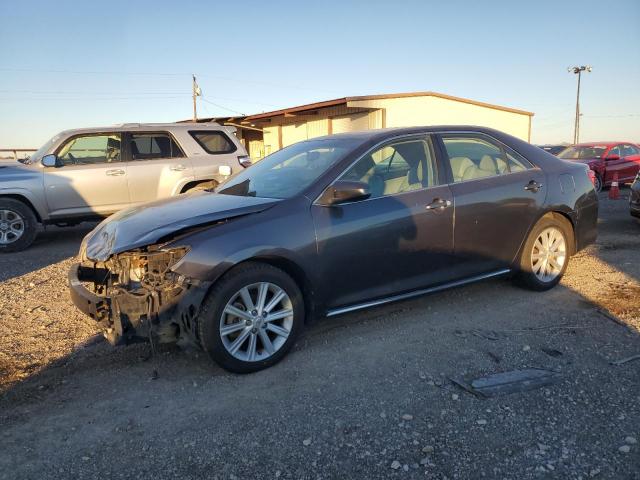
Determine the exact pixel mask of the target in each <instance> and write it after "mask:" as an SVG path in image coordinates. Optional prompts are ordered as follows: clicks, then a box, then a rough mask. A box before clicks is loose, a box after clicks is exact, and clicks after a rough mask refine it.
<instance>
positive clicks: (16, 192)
mask: <svg viewBox="0 0 640 480" xmlns="http://www.w3.org/2000/svg"><path fill="white" fill-rule="evenodd" d="M4 196H11V197H14V198H15V197H21V198H22V199H24V201H25V203H27V204H28V205H29V206H30V207H31V208H33V210H34V212H35V214H36V216H37V217H38V219H39V220H40V221H42V222H45V221H47V220H49V210H48V209H47V205H46V203H45V201H44V198H39V197H38V196H37V195H34V194H33V192H32V191H31V190H28V189H26V188H19V187H9V188H4V187H0V197H4Z"/></svg>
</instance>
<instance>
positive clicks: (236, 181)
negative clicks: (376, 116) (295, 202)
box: [216, 138, 362, 199]
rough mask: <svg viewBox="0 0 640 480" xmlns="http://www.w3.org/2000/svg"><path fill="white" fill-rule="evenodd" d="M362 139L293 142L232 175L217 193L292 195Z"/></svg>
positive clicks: (267, 195) (302, 188)
mask: <svg viewBox="0 0 640 480" xmlns="http://www.w3.org/2000/svg"><path fill="white" fill-rule="evenodd" d="M361 142H362V140H361V139H360V140H355V139H352V138H349V139H347V138H327V139H323V140H308V141H304V142H300V143H296V144H293V145H291V146H289V147H286V148H283V149H282V150H278V151H277V152H275V153H273V154H271V155H269V156H267V157H265V158H264V159H262V160H260V161H259V162H258V163H256V164H254V165H252V166H251V167H249V168H248V169H246V170H243V171H242V172H240V173H238V174H237V175H235V176H233V177H231V178H230V179H229V180H227V181H226V182H225V183H223V184H222V185H220V186H219V187H218V188H217V189H216V193H222V194H225V195H239V196H243V197H265V198H279V199H284V198H291V197H293V196H294V195H296V194H298V193H300V192H301V191H302V190H304V189H305V188H307V187H308V186H309V185H311V183H312V182H313V181H314V180H316V179H317V178H318V177H320V175H322V174H323V173H324V172H326V171H327V170H328V169H329V168H330V167H331V166H332V165H334V164H335V163H336V162H338V161H340V160H341V159H342V158H344V157H345V155H346V154H347V153H348V152H350V151H351V150H352V149H353V148H354V147H355V146H357V145H358V144H359V143H361Z"/></svg>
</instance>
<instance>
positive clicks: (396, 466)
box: [391, 460, 401, 470]
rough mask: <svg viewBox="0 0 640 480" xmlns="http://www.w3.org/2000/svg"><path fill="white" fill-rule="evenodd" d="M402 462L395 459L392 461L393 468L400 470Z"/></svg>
mask: <svg viewBox="0 0 640 480" xmlns="http://www.w3.org/2000/svg"><path fill="white" fill-rule="evenodd" d="M400 466H401V465H400V462H399V461H398V460H394V461H393V462H391V468H393V469H394V470H398V469H399V468H400Z"/></svg>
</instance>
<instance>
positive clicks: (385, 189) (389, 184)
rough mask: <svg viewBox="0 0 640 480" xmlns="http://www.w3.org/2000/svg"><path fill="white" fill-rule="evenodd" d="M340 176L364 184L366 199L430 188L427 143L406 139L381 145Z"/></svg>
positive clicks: (431, 175) (432, 168)
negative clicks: (367, 189)
mask: <svg viewBox="0 0 640 480" xmlns="http://www.w3.org/2000/svg"><path fill="white" fill-rule="evenodd" d="M342 179H343V180H353V181H358V182H363V183H366V184H367V185H368V186H369V191H370V192H371V197H370V198H377V197H383V196H388V195H396V194H399V193H405V192H410V191H414V190H421V189H423V188H427V187H432V186H434V185H436V184H437V180H436V169H435V162H434V154H433V148H432V146H431V142H430V141H427V140H425V139H409V140H403V141H397V142H393V143H390V144H388V145H385V146H384V147H381V148H379V149H377V150H375V151H374V152H373V153H370V154H367V155H365V156H364V157H362V158H361V159H360V160H358V161H357V162H356V163H355V164H354V165H353V166H352V167H351V168H349V170H347V171H346V172H345V173H344V175H343V176H342Z"/></svg>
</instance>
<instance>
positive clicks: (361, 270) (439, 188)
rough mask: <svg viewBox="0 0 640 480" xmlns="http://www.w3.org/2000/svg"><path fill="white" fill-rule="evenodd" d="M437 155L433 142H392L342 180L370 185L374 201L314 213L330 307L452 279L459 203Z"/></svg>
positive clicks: (319, 207) (317, 208)
mask: <svg viewBox="0 0 640 480" xmlns="http://www.w3.org/2000/svg"><path fill="white" fill-rule="evenodd" d="M433 152H434V149H433V145H432V142H431V139H430V138H429V137H424V136H420V137H410V138H403V139H396V140H393V141H391V142H389V143H388V144H386V145H384V146H381V147H379V148H377V149H374V150H373V151H372V152H370V153H368V154H366V155H365V156H363V157H362V158H361V159H360V160H358V161H357V162H356V163H355V164H354V165H352V166H351V167H350V168H349V169H347V171H346V172H344V174H343V175H342V176H341V177H340V178H342V179H346V180H356V181H361V182H364V183H366V184H368V186H369V189H370V191H371V196H370V197H369V198H368V199H366V200H362V201H355V202H352V203H346V204H341V205H333V206H324V205H318V204H314V205H313V206H312V207H311V213H312V217H313V221H314V224H315V228H316V237H317V242H318V256H319V262H318V264H319V265H320V268H321V272H320V277H321V278H325V279H327V283H326V285H324V286H323V289H324V293H323V295H322V296H323V297H325V298H326V299H327V306H328V307H329V309H334V308H337V307H341V306H345V305H352V304H357V303H360V302H363V301H366V300H373V299H377V298H385V297H388V296H391V295H394V294H397V293H401V292H406V291H411V290H415V289H418V288H421V287H425V286H428V285H432V284H435V283H442V282H446V281H447V280H448V279H449V275H450V272H449V268H448V267H449V266H450V262H451V255H452V253H453V252H452V247H453V208H452V207H453V204H452V200H453V197H452V195H451V192H450V190H449V187H448V186H447V185H442V183H441V181H440V177H439V175H438V173H439V172H438V168H437V165H436V162H435V156H434V153H433Z"/></svg>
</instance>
